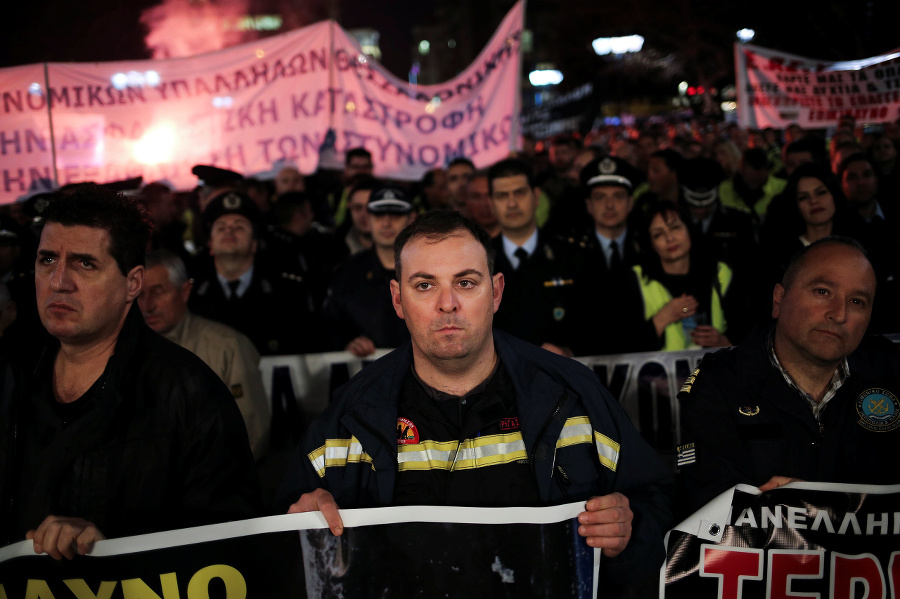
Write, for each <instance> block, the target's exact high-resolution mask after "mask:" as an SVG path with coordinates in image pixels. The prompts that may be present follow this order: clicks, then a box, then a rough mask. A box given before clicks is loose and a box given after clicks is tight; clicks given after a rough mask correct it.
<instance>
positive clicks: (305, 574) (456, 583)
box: [0, 503, 599, 599]
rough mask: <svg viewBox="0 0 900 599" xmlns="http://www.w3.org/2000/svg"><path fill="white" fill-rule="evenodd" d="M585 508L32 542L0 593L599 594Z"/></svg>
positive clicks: (176, 598) (16, 553) (553, 597)
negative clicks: (83, 552)
mask: <svg viewBox="0 0 900 599" xmlns="http://www.w3.org/2000/svg"><path fill="white" fill-rule="evenodd" d="M583 509H584V506H583V504H578V503H575V504H568V505H564V506H556V507H548V508H492V509H484V508H460V507H446V506H441V507H391V508H375V509H367V510H342V511H341V517H342V519H343V523H344V533H343V535H341V536H340V537H334V536H333V535H332V534H331V532H330V531H329V530H328V529H327V528H325V521H324V519H322V517H321V515H320V514H319V513H318V512H316V513H308V514H291V515H284V516H274V517H270V518H259V519H256V520H245V521H241V522H231V523H227V524H220V525H215V526H203V527H198V528H191V529H184V530H176V531H171V532H163V533H156V534H149V535H142V536H138V537H128V538H122V539H111V540H108V541H100V542H98V543H97V544H96V545H95V546H94V549H93V551H92V552H91V554H90V555H87V556H76V557H75V559H74V560H71V561H69V560H61V561H55V560H53V559H52V558H51V557H49V556H47V555H35V554H34V551H33V547H32V544H31V541H24V542H21V543H17V544H15V545H10V546H8V547H4V548H2V549H0V597H2V598H3V599H38V598H40V599H51V598H55V599H63V598H68V597H75V598H78V599H86V598H88V597H91V598H97V597H103V598H105V599H209V598H227V599H245V598H247V597H250V598H255V597H271V598H277V599H301V598H305V597H309V598H311V599H329V598H334V599H338V598H341V597H492V598H493V597H516V598H519V597H535V598H544V599H557V598H572V599H590V598H591V597H595V596H596V595H594V594H593V593H594V590H595V583H594V578H595V575H596V572H597V566H598V565H599V558H598V556H599V552H597V555H595V551H594V550H593V549H590V548H589V547H588V546H587V544H586V543H585V542H584V539H582V538H581V537H579V536H578V533H577V522H576V520H575V516H577V515H578V513H580V512H581V511H583Z"/></svg>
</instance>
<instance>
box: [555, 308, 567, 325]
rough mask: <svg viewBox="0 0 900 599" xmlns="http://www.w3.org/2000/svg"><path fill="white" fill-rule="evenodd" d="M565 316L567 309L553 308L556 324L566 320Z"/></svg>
mask: <svg viewBox="0 0 900 599" xmlns="http://www.w3.org/2000/svg"><path fill="white" fill-rule="evenodd" d="M565 316H566V309H565V308H553V320H555V321H556V322H559V321H560V320H562V319H563V318H565Z"/></svg>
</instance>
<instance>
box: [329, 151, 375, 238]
mask: <svg viewBox="0 0 900 599" xmlns="http://www.w3.org/2000/svg"><path fill="white" fill-rule="evenodd" d="M373 169H374V165H373V163H372V153H371V152H369V151H368V150H367V149H365V148H350V149H349V150H347V153H346V154H345V155H344V174H343V188H342V189H341V191H340V195H339V196H337V197H336V195H335V194H330V195H329V198H328V203H329V205H330V206H331V208H332V210H333V211H334V224H335V226H336V227H340V226H341V224H342V223H343V222H344V219H346V218H347V201H348V200H349V199H350V190H351V189H352V187H353V186H354V185H355V184H356V183H357V181H359V180H360V179H362V178H363V177H371V176H372V172H373Z"/></svg>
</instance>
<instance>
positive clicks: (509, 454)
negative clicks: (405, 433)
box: [397, 432, 528, 471]
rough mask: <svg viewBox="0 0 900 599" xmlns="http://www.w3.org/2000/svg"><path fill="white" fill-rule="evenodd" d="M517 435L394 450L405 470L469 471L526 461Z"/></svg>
mask: <svg viewBox="0 0 900 599" xmlns="http://www.w3.org/2000/svg"><path fill="white" fill-rule="evenodd" d="M527 459H528V453H527V452H526V451H525V442H524V441H523V440H522V434H521V433H519V432H514V433H505V434H502V435H488V436H485V437H478V438H477V439H464V440H463V441H462V442H460V443H457V442H456V441H422V442H421V443H415V444H411V445H400V446H399V447H397V468H398V469H399V470H401V471H404V470H451V471H452V470H471V469H473V468H484V467H488V466H496V465H498V464H508V463H510V462H513V461H515V460H527Z"/></svg>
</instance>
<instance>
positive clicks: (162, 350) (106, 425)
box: [0, 186, 259, 559]
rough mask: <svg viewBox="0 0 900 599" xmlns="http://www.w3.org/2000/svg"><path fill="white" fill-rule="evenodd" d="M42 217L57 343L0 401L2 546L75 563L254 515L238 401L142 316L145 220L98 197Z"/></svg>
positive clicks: (70, 201)
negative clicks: (106, 544) (114, 540)
mask: <svg viewBox="0 0 900 599" xmlns="http://www.w3.org/2000/svg"><path fill="white" fill-rule="evenodd" d="M44 218H45V225H44V228H43V231H42V233H41V240H40V245H39V247H38V257H37V261H36V265H35V266H36V268H35V271H36V272H35V286H36V290H37V305H38V312H39V314H40V317H41V322H42V323H43V325H44V328H46V330H47V332H49V333H50V335H52V337H53V338H54V339H51V340H50V342H49V343H48V344H47V347H46V348H45V350H44V353H43V356H42V358H41V360H40V362H39V363H38V366H37V368H36V369H35V370H34V374H33V375H32V376H31V377H30V378H29V379H27V380H24V377H21V378H20V379H19V380H18V381H16V382H21V383H23V386H20V387H19V388H18V389H16V388H12V389H11V388H10V386H9V385H5V386H4V394H3V397H2V401H0V411H2V414H3V420H2V422H3V426H2V427H0V494H2V495H3V497H2V499H3V507H2V509H3V512H2V521H0V533H2V537H3V538H4V540H6V541H11V540H17V539H21V538H23V537H24V538H28V539H32V540H33V542H34V549H35V552H37V553H42V552H46V553H48V554H50V555H51V556H52V557H54V558H56V559H60V558H62V557H67V558H72V557H73V556H74V555H75V553H78V554H85V553H88V552H89V551H90V550H91V548H92V547H93V544H94V543H95V542H96V541H98V540H102V539H104V538H106V536H126V535H132V534H140V533H146V532H153V531H159V530H166V529H171V528H179V527H184V526H194V525H200V524H208V523H211V522H219V521H225V520H233V519H239V518H248V517H252V516H254V515H256V514H257V509H258V506H259V495H258V493H259V491H258V483H257V481H256V474H255V471H254V466H253V457H252V455H251V453H250V448H249V444H248V441H247V433H246V430H245V429H244V425H243V423H242V421H241V416H240V412H239V411H238V409H237V406H236V404H235V402H234V399H233V397H231V395H230V393H229V392H228V389H227V388H225V386H224V385H223V384H222V382H221V381H220V380H219V379H218V378H217V377H216V375H215V374H214V373H213V372H212V371H211V370H210V369H209V368H208V367H206V366H205V365H204V364H203V363H202V362H201V361H200V359H199V358H197V357H196V356H194V355H193V354H191V353H190V352H188V351H187V350H183V349H182V348H180V347H178V346H177V345H175V344H174V343H171V342H169V341H167V340H165V339H163V338H162V337H160V336H158V335H157V334H155V333H154V332H153V331H151V330H150V329H149V328H148V327H147V326H146V325H145V324H144V322H143V318H142V316H141V314H140V310H139V308H138V307H137V305H136V302H135V300H136V299H137V297H138V295H139V294H140V292H141V288H142V286H143V274H144V267H143V259H144V248H145V246H146V243H147V239H148V236H149V223H148V220H147V216H146V213H145V212H143V210H141V209H140V208H138V207H137V206H136V205H135V204H134V203H133V202H131V201H130V200H127V199H126V198H123V197H121V196H117V195H116V194H114V193H112V192H109V191H105V190H103V189H102V188H99V187H95V186H86V187H84V188H81V189H79V190H78V191H76V192H75V193H74V194H73V195H71V196H63V197H60V198H58V199H56V200H54V201H53V202H52V203H51V205H50V206H49V207H48V209H47V211H46V213H45V215H44ZM8 380H9V379H8V378H7V381H8Z"/></svg>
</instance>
